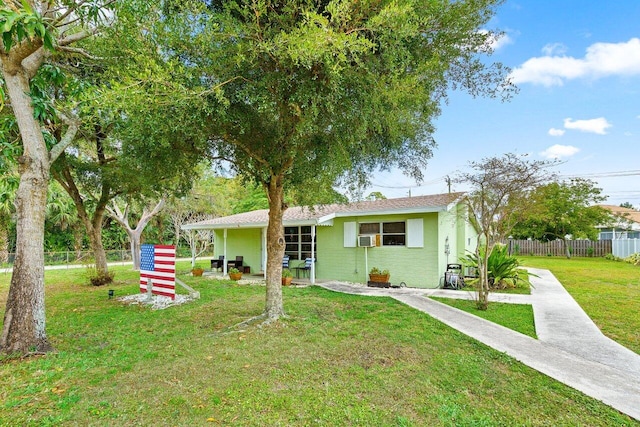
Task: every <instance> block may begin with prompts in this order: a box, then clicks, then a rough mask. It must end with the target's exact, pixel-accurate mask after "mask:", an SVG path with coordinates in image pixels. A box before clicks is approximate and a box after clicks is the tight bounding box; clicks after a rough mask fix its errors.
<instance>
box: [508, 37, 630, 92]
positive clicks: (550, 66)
mask: <svg viewBox="0 0 640 427" xmlns="http://www.w3.org/2000/svg"><path fill="white" fill-rule="evenodd" d="M562 49H563V47H562V45H560V44H557V43H556V44H552V45H547V46H545V47H544V48H543V53H544V54H545V56H542V57H537V58H531V59H529V60H527V61H526V62H525V63H524V64H522V65H521V66H520V67H517V68H515V69H514V70H513V72H512V73H511V78H512V80H513V82H514V83H515V84H518V83H533V84H541V85H544V86H554V85H556V86H561V85H563V84H564V82H565V81H566V80H571V79H577V78H600V77H605V76H632V75H640V39H639V38H632V39H630V40H629V41H628V42H622V43H594V44H592V45H591V46H589V47H588V48H587V51H586V54H585V56H584V58H581V59H579V58H573V57H571V56H565V55H564V51H563V50H562Z"/></svg>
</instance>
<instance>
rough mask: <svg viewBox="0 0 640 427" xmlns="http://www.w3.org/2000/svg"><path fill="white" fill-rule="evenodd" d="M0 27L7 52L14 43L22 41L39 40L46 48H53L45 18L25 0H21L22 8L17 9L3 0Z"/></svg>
mask: <svg viewBox="0 0 640 427" xmlns="http://www.w3.org/2000/svg"><path fill="white" fill-rule="evenodd" d="M0 28H1V29H2V43H3V45H4V49H5V51H6V52H9V51H10V50H11V47H12V46H13V45H14V44H19V43H22V42H23V41H29V42H30V43H38V42H41V43H42V45H43V46H44V47H45V48H46V49H48V50H53V49H54V41H53V37H52V35H51V32H50V31H49V30H48V28H47V27H46V22H45V20H44V19H43V18H42V16H41V15H40V14H39V13H38V12H37V11H34V10H33V9H32V8H31V6H30V5H29V2H27V1H26V0H22V9H17V10H15V9H12V8H10V7H9V6H8V5H6V4H4V2H3V4H2V6H0Z"/></svg>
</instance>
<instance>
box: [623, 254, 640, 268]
mask: <svg viewBox="0 0 640 427" xmlns="http://www.w3.org/2000/svg"><path fill="white" fill-rule="evenodd" d="M624 260H625V262H628V263H629V264H633V265H640V253H635V254H631V255H629V256H628V257H626V258H625V259H624Z"/></svg>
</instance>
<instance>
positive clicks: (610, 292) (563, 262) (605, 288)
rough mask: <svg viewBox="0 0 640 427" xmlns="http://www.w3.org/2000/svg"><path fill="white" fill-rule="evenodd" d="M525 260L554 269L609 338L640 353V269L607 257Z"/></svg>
mask: <svg viewBox="0 0 640 427" xmlns="http://www.w3.org/2000/svg"><path fill="white" fill-rule="evenodd" d="M521 258H522V260H523V261H524V265H525V266H528V267H537V268H544V269H547V270H550V271H551V272H552V273H553V274H554V275H555V276H556V277H557V278H558V280H560V283H562V284H563V286H564V287H565V288H566V289H567V291H568V292H569V293H570V294H571V296H572V297H573V298H574V299H575V300H576V301H577V302H578V304H580V306H581V307H582V309H583V310H584V311H585V312H586V313H587V314H588V315H589V317H591V319H593V321H594V322H595V324H596V325H598V327H599V328H600V329H601V330H602V332H603V333H604V334H605V335H607V336H608V337H609V338H611V339H613V340H615V341H617V342H618V343H620V344H622V345H624V346H625V347H627V348H629V349H631V350H633V351H634V352H636V353H638V354H640V315H639V314H638V313H640V267H638V266H634V265H631V264H628V263H625V262H620V261H609V260H606V259H604V258H571V259H566V258H560V257H521Z"/></svg>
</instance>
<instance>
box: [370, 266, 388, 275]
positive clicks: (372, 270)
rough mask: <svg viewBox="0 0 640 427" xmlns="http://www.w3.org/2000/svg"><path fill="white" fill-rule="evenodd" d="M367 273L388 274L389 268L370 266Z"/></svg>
mask: <svg viewBox="0 0 640 427" xmlns="http://www.w3.org/2000/svg"><path fill="white" fill-rule="evenodd" d="M369 274H380V275H381V276H387V275H388V274H389V270H387V269H384V270H380V269H379V268H378V267H372V268H371V270H369Z"/></svg>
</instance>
